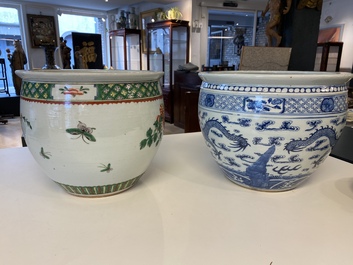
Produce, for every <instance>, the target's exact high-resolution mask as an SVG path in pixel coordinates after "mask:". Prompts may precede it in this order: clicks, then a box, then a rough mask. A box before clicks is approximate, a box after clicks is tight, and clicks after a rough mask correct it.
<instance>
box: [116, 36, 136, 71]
mask: <svg viewBox="0 0 353 265" xmlns="http://www.w3.org/2000/svg"><path fill="white" fill-rule="evenodd" d="M140 43H141V31H140V30H137V29H120V30H112V31H110V62H111V66H112V67H113V68H114V69H119V70H141V69H142V61H141V45H140Z"/></svg>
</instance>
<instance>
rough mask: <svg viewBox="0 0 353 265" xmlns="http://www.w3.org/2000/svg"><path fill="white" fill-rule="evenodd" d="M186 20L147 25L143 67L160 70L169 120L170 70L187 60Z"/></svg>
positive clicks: (187, 27)
mask: <svg viewBox="0 0 353 265" xmlns="http://www.w3.org/2000/svg"><path fill="white" fill-rule="evenodd" d="M189 39H190V28H189V21H183V20H163V21H158V22H153V23H148V24H147V70H150V71H163V72H164V77H163V84H162V90H163V97H164V104H165V119H166V121H168V122H171V123H172V122H173V93H172V91H173V84H174V75H173V73H174V71H175V70H177V69H178V68H179V65H183V64H186V63H188V62H189Z"/></svg>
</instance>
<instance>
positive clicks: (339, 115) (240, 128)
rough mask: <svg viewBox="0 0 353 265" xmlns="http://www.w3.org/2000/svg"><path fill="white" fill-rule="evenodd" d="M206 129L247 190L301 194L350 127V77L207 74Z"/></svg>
mask: <svg viewBox="0 0 353 265" xmlns="http://www.w3.org/2000/svg"><path fill="white" fill-rule="evenodd" d="M199 76H200V77H201V79H202V85H201V91H200V96H199V106H198V108H199V112H198V113H199V121H200V127H201V131H202V133H203V136H204V138H205V141H206V144H207V146H208V148H209V150H210V152H211V154H212V156H213V157H214V159H215V160H216V162H217V163H218V165H219V166H220V168H221V169H222V171H223V172H224V174H225V176H226V177H227V178H228V179H229V180H231V181H233V182H235V183H237V184H239V185H241V186H244V187H247V188H251V189H255V190H263V191H285V190H290V189H293V188H295V187H297V186H298V185H299V184H300V183H302V182H303V181H304V180H305V179H307V178H308V177H309V176H310V175H311V174H312V173H313V172H314V171H315V170H316V169H317V168H318V166H319V165H320V164H321V163H322V162H323V161H324V160H325V159H326V158H327V156H329V154H330V151H331V149H332V147H333V146H334V145H335V143H336V142H337V140H338V138H339V136H340V134H341V132H342V130H343V128H344V126H345V123H346V113H347V87H346V83H347V82H348V81H349V80H350V78H351V77H352V75H351V74H350V73H328V72H300V71H298V72H290V71H288V72H287V71H283V72H271V71H236V72H234V71H232V72H203V73H200V74H199Z"/></svg>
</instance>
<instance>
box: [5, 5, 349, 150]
mask: <svg viewBox="0 0 353 265" xmlns="http://www.w3.org/2000/svg"><path fill="white" fill-rule="evenodd" d="M283 2H286V1H283ZM302 2H305V1H299V0H298V1H296V0H293V1H292V4H291V8H290V10H289V12H288V13H287V14H286V15H282V20H281V22H280V23H279V24H278V25H277V26H276V31H277V32H279V34H280V35H281V37H280V38H281V39H280V40H279V42H278V39H277V40H276V39H273V38H272V39H271V40H270V41H271V42H272V43H269V39H268V36H267V30H266V26H267V25H268V23H269V21H270V12H265V11H264V10H265V9H266V4H267V0H249V1H244V0H236V1H229V0H224V1H216V0H208V1H202V0H179V1H173V0H163V1H153V0H149V1H143V2H141V1H138V0H129V1H128V0H109V1H108V0H99V1H93V0H92V1H86V0H81V1H79V0H76V1H70V0H67V1H60V4H61V5H56V4H52V1H49V0H36V1H35V0H34V1H27V0H23V1H19V0H16V1H0V52H1V53H0V57H1V67H2V77H1V82H0V92H1V93H0V115H1V120H0V121H1V122H2V123H0V133H1V140H0V147H1V148H5V147H16V146H22V145H23V144H24V143H23V142H21V129H20V125H19V121H18V120H19V116H20V110H19V101H20V100H19V98H20V96H19V95H20V85H18V84H17V85H16V79H18V77H16V76H15V75H13V70H14V69H13V68H16V67H17V68H16V69H17V70H18V69H26V70H33V69H58V68H63V69H106V70H109V69H119V70H150V71H163V72H164V77H163V78H162V79H161V85H162V90H163V98H164V104H165V121H166V125H165V133H166V134H168V133H188V132H198V131H200V128H199V124H198V118H197V104H198V103H197V102H198V96H199V88H200V84H201V79H200V78H199V76H198V73H199V72H203V71H237V70H279V71H286V70H293V71H296V70H298V71H330V72H352V64H353V49H352V48H351V47H352V45H353V17H352V16H351V10H352V9H353V2H352V1H351V0H324V1H309V2H317V3H316V5H315V6H310V5H309V4H307V6H305V5H304V6H302V7H299V5H300V4H301V3H302ZM306 2H308V1H306ZM304 13H305V14H304ZM277 42H278V43H277ZM17 49H18V50H21V51H22V53H23V54H24V58H22V59H21V61H20V63H19V62H15V61H14V60H15V59H14V58H15V56H14V51H15V50H17ZM82 58H84V59H82ZM11 60H13V61H11ZM11 62H12V64H11ZM16 69H15V70H16ZM17 83H18V82H17ZM350 86H353V85H352V83H351V84H350ZM349 96H350V97H352V94H351V91H349ZM349 107H353V104H352V102H351V101H350V102H349ZM352 116H353V112H351V111H349V112H348V116H347V126H349V125H351V124H352V121H353V117H352Z"/></svg>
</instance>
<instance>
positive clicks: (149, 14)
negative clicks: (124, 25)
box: [140, 8, 163, 53]
mask: <svg viewBox="0 0 353 265" xmlns="http://www.w3.org/2000/svg"><path fill="white" fill-rule="evenodd" d="M162 11H163V9H162V8H155V9H151V10H147V11H143V12H140V27H141V40H142V43H141V49H142V53H147V24H148V23H151V22H154V21H157V14H158V13H159V12H162Z"/></svg>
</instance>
